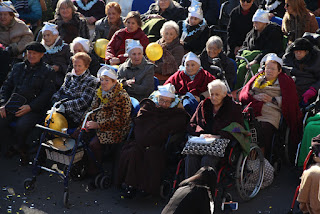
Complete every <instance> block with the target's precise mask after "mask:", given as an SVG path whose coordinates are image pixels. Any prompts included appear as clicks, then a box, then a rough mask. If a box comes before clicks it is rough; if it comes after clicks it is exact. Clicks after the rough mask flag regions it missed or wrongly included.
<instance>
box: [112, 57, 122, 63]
mask: <svg viewBox="0 0 320 214" xmlns="http://www.w3.org/2000/svg"><path fill="white" fill-rule="evenodd" d="M118 64H120V59H119V58H117V57H113V58H112V59H110V65H118Z"/></svg>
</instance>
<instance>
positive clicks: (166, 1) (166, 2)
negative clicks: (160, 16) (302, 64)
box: [158, 0, 171, 11]
mask: <svg viewBox="0 0 320 214" xmlns="http://www.w3.org/2000/svg"><path fill="white" fill-rule="evenodd" d="M170 3H171V0H159V2H158V4H159V7H160V10H161V11H164V10H166V9H167V8H168V7H169V6H170Z"/></svg>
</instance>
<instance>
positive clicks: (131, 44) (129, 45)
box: [125, 39, 143, 54]
mask: <svg viewBox="0 0 320 214" xmlns="http://www.w3.org/2000/svg"><path fill="white" fill-rule="evenodd" d="M125 46H126V53H127V54H129V52H130V51H131V50H132V49H134V48H140V49H141V50H142V51H143V47H142V45H141V44H140V41H139V40H134V39H126V43H125Z"/></svg>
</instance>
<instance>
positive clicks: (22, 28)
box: [0, 18, 33, 56]
mask: <svg viewBox="0 0 320 214" xmlns="http://www.w3.org/2000/svg"><path fill="white" fill-rule="evenodd" d="M32 41H33V34H32V32H31V30H30V29H29V28H28V26H27V25H26V24H25V23H24V22H23V21H21V20H20V19H18V18H13V20H12V22H11V23H10V24H9V26H6V27H5V26H2V25H0V43H1V44H3V45H4V46H6V47H7V46H11V47H12V51H13V54H14V56H17V55H19V54H21V53H22V52H23V51H24V49H25V47H26V45H27V44H28V43H30V42H32Z"/></svg>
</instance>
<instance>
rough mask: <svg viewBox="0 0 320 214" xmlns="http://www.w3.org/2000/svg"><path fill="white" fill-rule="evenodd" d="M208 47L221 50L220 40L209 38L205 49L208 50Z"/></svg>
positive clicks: (216, 37)
mask: <svg viewBox="0 0 320 214" xmlns="http://www.w3.org/2000/svg"><path fill="white" fill-rule="evenodd" d="M210 45H216V46H217V48H219V49H222V48H223V42H222V39H221V38H220V37H219V36H211V37H210V38H209V39H208V41H207V43H206V48H208V47H209V46H210Z"/></svg>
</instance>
